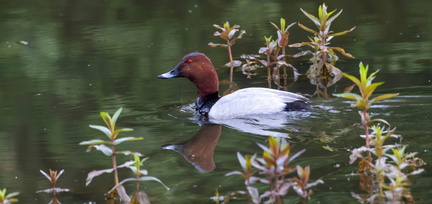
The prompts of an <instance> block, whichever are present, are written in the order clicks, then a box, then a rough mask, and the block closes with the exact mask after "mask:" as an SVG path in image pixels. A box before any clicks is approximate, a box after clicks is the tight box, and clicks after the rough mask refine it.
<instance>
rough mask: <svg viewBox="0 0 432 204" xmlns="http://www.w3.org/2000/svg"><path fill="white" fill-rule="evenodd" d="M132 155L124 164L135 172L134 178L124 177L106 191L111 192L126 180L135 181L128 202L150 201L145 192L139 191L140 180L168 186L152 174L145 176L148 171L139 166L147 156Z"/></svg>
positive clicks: (132, 203)
mask: <svg viewBox="0 0 432 204" xmlns="http://www.w3.org/2000/svg"><path fill="white" fill-rule="evenodd" d="M133 156H134V160H133V161H131V162H130V165H129V166H126V167H127V168H129V169H130V170H132V172H133V173H134V174H135V178H127V179H124V180H122V181H120V182H119V183H118V184H117V185H115V186H114V187H113V188H111V190H110V191H108V193H111V192H112V191H114V190H115V189H116V188H117V187H119V186H121V185H123V184H124V183H126V182H128V181H136V191H135V192H134V193H133V195H132V198H131V200H130V202H129V203H130V204H135V203H136V204H140V203H150V201H149V199H148V197H147V194H146V193H145V192H144V191H141V189H140V181H157V182H159V183H160V184H162V185H163V186H164V187H165V188H166V189H167V190H169V188H168V187H167V186H166V185H165V184H164V183H163V182H162V181H161V180H159V179H158V178H156V177H154V176H147V175H148V171H147V170H145V169H141V166H143V163H144V161H146V160H147V159H148V158H147V157H146V158H143V159H140V155H138V154H135V155H133Z"/></svg>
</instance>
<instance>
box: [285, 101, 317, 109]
mask: <svg viewBox="0 0 432 204" xmlns="http://www.w3.org/2000/svg"><path fill="white" fill-rule="evenodd" d="M312 109H313V108H312V106H310V105H309V104H307V103H306V102H304V101H294V102H291V103H286V106H285V110H286V111H303V110H312Z"/></svg>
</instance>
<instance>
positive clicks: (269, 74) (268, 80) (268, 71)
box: [267, 54, 271, 88]
mask: <svg viewBox="0 0 432 204" xmlns="http://www.w3.org/2000/svg"><path fill="white" fill-rule="evenodd" d="M270 69H271V67H270V54H268V55H267V82H268V87H269V88H271V73H270Z"/></svg>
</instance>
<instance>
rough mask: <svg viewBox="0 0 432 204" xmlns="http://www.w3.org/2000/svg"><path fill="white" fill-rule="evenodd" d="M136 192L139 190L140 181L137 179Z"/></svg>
mask: <svg viewBox="0 0 432 204" xmlns="http://www.w3.org/2000/svg"><path fill="white" fill-rule="evenodd" d="M136 177H137V180H139V175H137V176H136ZM136 192H140V182H139V181H137V185H136Z"/></svg>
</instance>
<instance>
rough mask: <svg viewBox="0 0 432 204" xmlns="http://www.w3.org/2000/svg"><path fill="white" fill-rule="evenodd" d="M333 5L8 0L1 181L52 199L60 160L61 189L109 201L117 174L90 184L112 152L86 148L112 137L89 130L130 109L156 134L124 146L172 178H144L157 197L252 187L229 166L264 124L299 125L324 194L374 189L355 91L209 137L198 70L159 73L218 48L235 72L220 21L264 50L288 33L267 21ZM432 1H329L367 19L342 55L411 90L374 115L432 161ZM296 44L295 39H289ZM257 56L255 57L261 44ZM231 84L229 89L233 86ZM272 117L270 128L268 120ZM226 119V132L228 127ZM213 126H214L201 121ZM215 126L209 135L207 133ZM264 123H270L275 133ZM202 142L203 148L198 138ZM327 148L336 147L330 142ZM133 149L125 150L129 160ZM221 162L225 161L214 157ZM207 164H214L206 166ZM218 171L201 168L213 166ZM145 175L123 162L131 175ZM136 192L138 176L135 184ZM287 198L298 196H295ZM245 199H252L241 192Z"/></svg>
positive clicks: (131, 123) (251, 48) (344, 20)
mask: <svg viewBox="0 0 432 204" xmlns="http://www.w3.org/2000/svg"><path fill="white" fill-rule="evenodd" d="M319 3H320V2H315V1H301V2H285V1H267V2H265V3H263V2H256V1H232V2H205V3H203V2H200V1H188V2H174V3H173V2H167V1H156V2H154V1H151V2H150V1H148V2H144V1H143V2H132V1H92V2H91V3H90V2H88V1H55V2H39V1H35V2H30V1H9V2H3V3H2V6H1V8H0V15H1V17H2V21H1V22H0V25H1V27H2V29H1V31H0V53H1V54H0V66H1V69H0V114H1V116H2V117H0V121H1V123H0V155H1V163H0V187H1V188H3V187H6V188H7V189H8V192H14V191H19V192H20V195H19V196H18V198H19V200H20V203H48V202H49V201H50V199H51V197H50V195H46V194H37V193H35V192H36V191H38V190H42V189H46V188H49V187H50V184H49V182H48V181H47V180H46V179H45V178H44V177H43V176H42V175H41V174H40V172H39V170H44V171H48V169H53V170H61V169H65V173H64V174H63V175H62V176H61V177H60V179H59V182H58V187H62V188H71V189H73V191H72V192H70V193H64V194H60V195H59V196H58V199H59V200H60V201H61V202H62V203H94V202H96V203H105V201H104V196H103V194H104V193H105V192H106V191H107V190H108V189H109V188H110V187H111V186H112V184H113V178H112V175H102V176H100V177H96V178H95V179H94V180H93V182H92V183H91V184H90V185H89V186H87V187H86V186H85V179H86V176H87V173H88V172H90V171H91V170H94V169H105V168H109V166H110V159H109V158H107V157H105V156H103V155H102V154H101V153H100V152H97V151H94V150H93V151H91V152H89V153H86V151H85V150H86V147H84V146H79V145H78V143H79V142H81V141H85V140H89V139H93V138H99V139H104V137H105V136H104V135H103V134H101V133H99V132H98V131H96V130H93V129H91V128H89V127H88V125H89V124H95V125H102V121H101V119H100V117H99V111H108V112H109V113H111V114H112V113H114V112H115V110H117V109H118V108H119V107H123V108H124V111H123V113H122V115H121V117H120V119H119V122H118V127H129V128H134V131H133V132H131V133H128V134H127V135H126V134H125V135H124V136H135V137H141V136H142V137H144V140H143V141H139V142H129V143H123V144H122V145H120V146H119V149H120V150H133V151H139V152H141V153H143V154H145V155H146V156H148V157H149V159H148V160H147V161H146V162H145V163H144V168H145V169H147V170H148V171H149V174H150V175H152V176H155V177H157V178H160V179H161V180H162V181H163V182H164V183H165V184H166V185H168V186H169V187H170V191H166V190H165V189H164V188H163V187H162V186H161V185H160V184H158V183H156V182H151V181H149V182H144V183H142V187H143V188H144V189H145V191H146V193H147V194H148V195H149V197H150V198H151V200H152V202H153V203H211V202H210V201H209V197H210V196H213V195H214V189H215V188H219V190H220V191H221V192H222V193H225V192H229V191H232V190H238V189H242V188H243V181H242V180H241V179H240V178H237V177H225V176H224V174H225V173H227V172H230V171H233V170H239V169H240V167H239V164H238V162H237V158H236V153H237V152H238V151H240V152H242V153H243V154H253V153H260V152H261V150H260V149H259V147H258V146H257V145H256V142H259V143H265V142H266V137H265V136H262V135H260V134H259V133H262V132H259V131H261V130H262V129H263V127H264V129H265V131H270V132H273V133H278V134H288V135H290V137H291V138H290V139H289V140H290V142H292V143H295V144H296V145H295V148H294V151H300V150H302V149H304V148H306V152H305V153H304V154H303V155H302V156H301V157H299V158H298V159H297V161H296V164H300V165H303V166H305V165H311V168H312V176H311V179H312V180H316V179H318V178H321V179H323V180H324V182H325V184H323V185H319V186H317V187H316V188H314V190H315V194H314V196H313V197H312V198H311V203H315V202H318V201H319V202H320V203H335V202H339V203H356V200H355V199H354V198H352V197H351V195H350V193H351V192H356V193H362V191H360V190H359V188H358V178H357V177H356V176H353V175H351V174H352V173H353V172H355V171H356V166H355V165H349V164H348V156H349V152H348V151H347V150H349V149H352V148H355V147H358V146H361V145H362V144H363V140H361V139H360V138H359V137H358V135H359V134H361V132H362V130H360V129H357V128H355V127H354V126H353V124H355V123H358V122H359V116H358V114H357V111H356V110H355V109H353V108H351V107H350V106H349V103H348V102H347V101H346V100H343V99H331V100H317V99H312V100H311V104H312V105H313V106H314V107H315V108H316V110H315V111H313V112H309V113H289V114H288V115H287V116H286V117H285V118H284V119H283V120H282V122H280V121H281V120H277V122H278V123H273V122H270V123H269V124H268V123H266V125H267V126H260V125H257V124H261V123H264V119H263V118H261V120H250V121H240V122H241V124H248V125H250V126H247V127H246V128H245V127H244V126H239V125H238V123H230V124H228V123H227V124H222V125H221V126H215V127H211V128H210V129H211V130H213V131H211V132H212V133H213V134H212V135H211V137H199V135H200V134H198V132H200V128H201V127H200V126H199V124H198V122H197V121H195V120H193V117H192V113H191V107H190V104H192V103H193V101H194V99H195V97H196V92H195V89H194V87H193V85H192V84H190V83H189V82H188V81H187V80H185V79H172V80H158V79H156V76H157V75H158V74H161V73H164V72H166V71H168V70H170V69H171V68H173V67H174V66H175V65H176V64H177V62H178V61H179V60H180V59H181V57H182V56H183V55H184V54H186V53H189V52H194V51H200V52H204V53H206V54H207V55H208V56H209V57H210V58H211V59H212V60H213V63H214V64H215V65H216V68H217V71H218V73H219V76H220V79H227V78H228V74H229V71H228V69H226V68H224V67H222V66H221V65H223V64H225V63H226V62H227V59H228V58H227V54H226V51H225V50H224V49H222V48H210V47H209V46H208V45H207V44H208V43H209V42H214V43H220V42H221V41H220V40H219V38H217V37H214V36H213V32H214V31H216V30H215V29H214V28H213V27H212V25H213V24H215V23H216V24H223V23H224V22H225V21H227V20H228V21H230V23H231V24H239V25H241V28H242V29H245V30H246V31H247V34H246V35H245V36H244V38H243V39H241V40H239V41H238V42H237V43H236V45H235V46H234V48H233V50H234V55H235V56H239V55H240V54H242V53H252V52H255V53H256V52H257V51H258V49H259V47H261V46H262V45H263V40H264V38H263V36H264V35H265V36H269V35H273V36H275V33H274V29H273V27H272V26H271V25H270V24H269V23H268V21H273V22H277V21H278V20H279V18H280V17H284V18H286V19H287V21H288V22H296V21H299V22H301V23H303V24H305V25H307V26H312V24H311V23H310V22H309V21H308V19H307V18H306V17H305V16H303V14H302V13H301V12H300V10H299V8H303V9H305V10H307V11H309V12H311V13H315V12H316V8H317V7H318V5H319ZM431 6H432V5H431V2H429V1H421V0H416V1H406V0H399V1H385V2H374V3H373V4H371V3H365V2H364V1H350V2H349V3H347V2H345V1H334V2H331V3H330V4H329V7H330V8H329V9H330V10H332V9H336V8H337V9H344V12H343V13H342V15H341V16H340V17H339V18H338V19H336V21H335V22H334V23H333V27H332V28H333V30H335V31H341V30H346V29H349V28H351V27H353V26H357V28H356V30H355V31H354V32H352V33H350V34H348V35H345V36H341V37H338V38H335V39H334V40H333V43H334V45H335V46H341V47H344V48H345V49H346V50H347V51H348V52H349V53H351V54H353V55H354V56H355V57H356V59H346V58H343V57H341V61H339V62H338V64H337V66H338V67H339V68H341V69H342V70H343V71H345V72H348V73H350V74H355V75H357V66H358V63H359V62H360V61H363V63H365V64H370V67H371V69H372V70H376V69H380V72H379V74H378V77H377V79H376V81H385V82H386V83H385V84H384V85H383V86H381V87H380V88H379V89H378V92H379V93H393V92H399V93H400V94H401V96H399V97H397V98H393V99H391V100H387V101H384V102H382V103H379V104H377V106H375V107H374V108H373V109H372V110H371V113H372V114H373V116H374V117H376V118H383V119H385V120H387V121H389V122H390V123H391V124H392V125H393V126H395V127H397V133H398V134H401V135H402V136H403V137H404V139H403V143H404V144H408V145H409V146H408V150H409V151H416V152H419V157H421V158H423V159H424V160H425V162H426V163H428V164H430V163H431V161H430V158H431V156H432V155H431V151H432V147H431V145H430V143H429V140H428V139H429V136H430V135H431V133H432V128H431V125H430V124H431V120H432V119H431V118H432V117H431V115H432V108H431V99H432V97H431V93H432V87H431V83H432V82H431V80H432V69H431V65H432V62H431V58H430V53H431V52H432V50H431V49H432V43H431V42H432V39H431V38H432V37H431V36H430V33H429V32H428V31H429V30H431V28H432V16H431V13H430V11H429V8H431ZM383 8H386V9H383ZM290 31H291V35H290V42H301V41H305V40H307V38H306V33H305V32H304V31H302V30H301V29H300V28H298V27H297V26H294V27H293V28H292V29H290ZM288 52H294V50H288ZM255 53H252V54H255ZM292 63H293V64H294V65H295V66H296V67H298V69H299V71H300V73H305V71H306V70H307V67H308V65H307V61H306V60H305V59H297V60H293V61H292ZM257 73H258V75H257V76H254V77H253V78H252V79H246V77H245V76H244V75H242V74H241V71H236V72H235V75H234V80H235V82H236V83H237V84H238V85H239V86H240V87H250V86H261V87H265V86H266V84H267V82H266V81H265V70H259V71H258V72H257ZM348 85H350V83H349V82H348V81H347V80H345V79H344V80H342V81H340V82H338V83H337V84H336V85H335V86H332V87H331V88H330V89H329V91H330V92H332V93H333V92H335V93H340V92H342V91H343V89H344V87H346V86H348ZM227 88H228V87H226V86H222V87H221V89H222V90H225V89H227ZM290 91H293V92H300V93H304V94H312V93H313V91H314V87H313V86H311V85H310V84H309V82H308V80H307V79H305V78H304V77H300V79H299V81H297V82H296V83H295V84H294V85H293V86H292V87H290ZM260 128H261V129H260ZM219 129H220V135H219V136H218V131H219ZM201 132H204V133H205V132H206V131H205V130H202V129H201ZM206 134H208V133H206ZM265 134H271V133H269V132H265ZM201 142H202V143H203V144H206V145H209V146H208V149H210V150H211V149H213V148H214V153H213V155H211V152H212V151H210V152H209V154H208V155H209V156H208V157H205V158H203V159H201V160H200V161H204V163H205V164H206V165H201V166H200V165H199V164H200V162H195V163H194V164H195V166H194V165H192V164H191V163H189V162H188V161H187V160H186V159H185V158H184V157H183V156H182V155H181V154H179V153H177V152H175V151H171V150H166V149H162V148H161V147H162V146H166V145H170V144H180V143H186V144H189V145H188V148H189V149H191V148H192V149H194V150H196V151H199V148H200V147H202V145H201V146H198V147H196V148H195V147H194V146H193V145H192V144H197V143H198V144H201ZM191 146H192V147H191ZM323 147H330V148H331V149H333V150H334V151H328V150H326V149H325V148H323ZM130 159H131V158H128V157H124V156H119V158H118V160H119V163H123V162H125V161H127V160H130ZM212 161H213V162H214V165H213V163H212ZM201 164H202V163H201ZM210 169H213V170H212V171H210V172H207V173H202V171H209V170H210ZM131 176H132V173H131V172H129V171H128V170H124V169H122V170H121V171H120V178H121V179H124V178H127V177H131ZM431 180H432V174H431V173H430V167H429V166H426V172H425V173H423V174H421V175H419V176H415V177H413V179H412V183H413V184H412V186H411V189H412V193H413V196H414V199H415V201H416V203H430V202H431V201H432V197H431V196H430V193H431V190H430V189H432V186H431V183H432V181H431ZM126 189H127V190H128V191H130V192H132V191H133V189H134V185H133V184H132V183H131V184H128V185H126ZM287 199H288V200H287V202H288V201H292V202H295V201H298V200H296V199H298V198H297V197H296V196H293V195H292V196H289V198H287ZM239 203H242V202H239Z"/></svg>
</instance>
